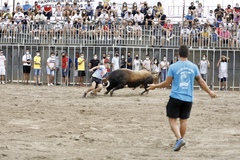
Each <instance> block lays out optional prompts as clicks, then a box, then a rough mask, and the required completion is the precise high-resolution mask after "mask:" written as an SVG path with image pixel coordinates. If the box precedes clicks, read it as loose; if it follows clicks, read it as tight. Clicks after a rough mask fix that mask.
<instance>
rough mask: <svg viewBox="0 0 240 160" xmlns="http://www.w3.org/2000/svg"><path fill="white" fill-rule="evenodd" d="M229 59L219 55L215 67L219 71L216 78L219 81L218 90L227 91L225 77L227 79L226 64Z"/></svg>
mask: <svg viewBox="0 0 240 160" xmlns="http://www.w3.org/2000/svg"><path fill="white" fill-rule="evenodd" d="M229 60H230V58H229V57H226V56H224V55H221V57H220V59H219V61H218V63H217V67H218V69H219V74H218V78H219V80H220V88H219V89H220V90H227V83H226V82H227V77H228V62H229Z"/></svg>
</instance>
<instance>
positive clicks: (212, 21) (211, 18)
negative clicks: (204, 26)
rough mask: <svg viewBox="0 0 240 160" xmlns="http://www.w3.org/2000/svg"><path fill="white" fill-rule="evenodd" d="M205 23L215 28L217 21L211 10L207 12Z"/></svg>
mask: <svg viewBox="0 0 240 160" xmlns="http://www.w3.org/2000/svg"><path fill="white" fill-rule="evenodd" d="M206 22H207V23H208V24H209V25H210V26H215V23H216V22H217V19H216V17H215V16H214V14H213V11H212V10H210V11H209V15H207V18H206Z"/></svg>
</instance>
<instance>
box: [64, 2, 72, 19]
mask: <svg viewBox="0 0 240 160" xmlns="http://www.w3.org/2000/svg"><path fill="white" fill-rule="evenodd" d="M71 13H72V7H71V6H70V4H69V3H68V2H66V5H65V6H64V8H63V17H64V19H67V18H69V16H70V15H71Z"/></svg>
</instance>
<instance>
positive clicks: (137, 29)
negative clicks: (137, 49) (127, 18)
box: [132, 23, 142, 41]
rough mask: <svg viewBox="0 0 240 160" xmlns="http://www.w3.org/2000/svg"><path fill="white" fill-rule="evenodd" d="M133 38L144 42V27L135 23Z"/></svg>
mask: <svg viewBox="0 0 240 160" xmlns="http://www.w3.org/2000/svg"><path fill="white" fill-rule="evenodd" d="M132 29H133V37H136V39H138V40H139V41H141V40H142V27H141V26H139V25H138V23H135V25H134V26H133V28H132Z"/></svg>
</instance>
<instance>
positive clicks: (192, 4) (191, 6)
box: [188, 2, 196, 16]
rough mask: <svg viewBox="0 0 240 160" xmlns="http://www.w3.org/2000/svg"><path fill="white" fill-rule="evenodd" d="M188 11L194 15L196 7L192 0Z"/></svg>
mask: <svg viewBox="0 0 240 160" xmlns="http://www.w3.org/2000/svg"><path fill="white" fill-rule="evenodd" d="M188 11H190V14H191V15H193V16H195V15H196V7H195V6H194V2H191V4H190V6H189V7H188Z"/></svg>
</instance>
